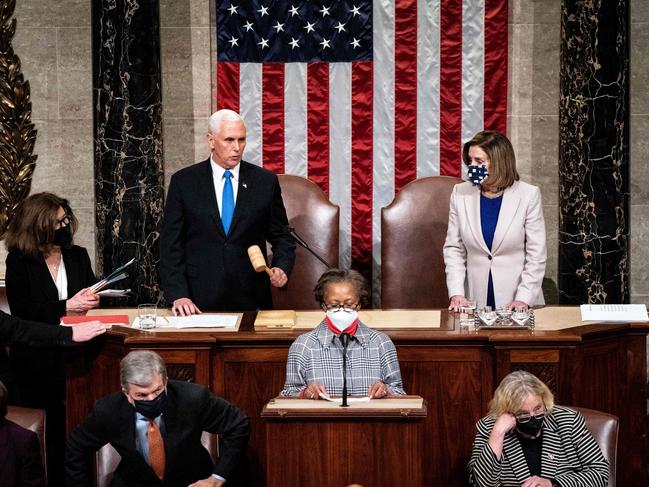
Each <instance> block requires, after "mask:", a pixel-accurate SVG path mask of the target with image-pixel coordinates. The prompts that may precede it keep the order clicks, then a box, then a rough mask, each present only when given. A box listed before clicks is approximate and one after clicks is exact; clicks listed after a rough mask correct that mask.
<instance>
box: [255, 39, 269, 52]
mask: <svg viewBox="0 0 649 487" xmlns="http://www.w3.org/2000/svg"><path fill="white" fill-rule="evenodd" d="M257 45H258V46H261V48H262V49H263V48H264V47H268V40H267V39H264V38H263V37H262V38H261V41H259V42H258V43H257Z"/></svg>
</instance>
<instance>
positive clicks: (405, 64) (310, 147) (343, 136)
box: [215, 0, 508, 304]
mask: <svg viewBox="0 0 649 487" xmlns="http://www.w3.org/2000/svg"><path fill="white" fill-rule="evenodd" d="M372 14H373V60H372V61H356V62H351V63H325V62H314V63H278V62H272V63H263V64H262V63H233V62H217V68H216V73H217V75H216V76H217V79H216V97H215V99H216V108H217V109H221V108H230V109H233V110H236V111H238V112H240V113H241V115H242V116H243V117H244V119H245V121H246V125H247V128H248V144H247V147H246V154H245V155H244V158H245V159H246V160H247V161H249V162H252V163H255V164H259V165H263V166H264V167H266V168H268V169H270V170H272V171H274V172H276V173H278V174H279V173H287V174H295V175H299V176H303V177H308V178H309V179H311V180H312V181H314V182H315V183H317V184H318V185H319V186H320V187H321V188H322V189H323V191H324V192H325V193H326V194H327V195H328V196H329V199H330V200H331V201H332V202H333V203H335V204H337V205H339V206H340V265H341V266H342V267H353V268H355V269H358V270H360V271H362V272H363V273H364V274H366V275H368V276H372V278H373V280H374V283H375V286H374V289H375V291H378V287H377V286H376V283H378V282H379V280H380V260H381V244H380V242H381V234H380V231H381V228H380V223H381V222H380V217H381V213H380V212H381V208H382V207H384V206H386V205H388V204H389V203H390V202H391V201H392V199H393V198H394V195H395V194H396V193H397V192H398V191H399V190H400V189H401V188H402V187H403V186H404V185H406V184H407V183H408V182H410V181H412V180H414V179H416V178H420V177H425V176H434V175H451V176H460V175H461V174H462V164H461V145H462V143H463V142H464V141H466V140H468V139H470V138H471V137H472V136H473V135H474V134H475V133H476V132H478V131H480V130H482V129H483V128H484V129H491V130H499V131H501V132H505V130H506V119H507V52H508V33H507V20H508V18H507V15H508V12H507V1H506V0H462V1H459V0H419V1H417V0H392V1H388V0H375V1H374V2H373V13H372ZM215 58H216V56H215ZM377 294H378V293H375V295H377ZM375 304H377V302H376V300H375Z"/></svg>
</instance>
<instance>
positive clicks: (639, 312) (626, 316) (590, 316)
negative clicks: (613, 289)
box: [580, 304, 649, 323]
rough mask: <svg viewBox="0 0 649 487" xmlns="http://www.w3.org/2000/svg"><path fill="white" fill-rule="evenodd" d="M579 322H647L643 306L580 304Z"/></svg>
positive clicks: (645, 310)
mask: <svg viewBox="0 0 649 487" xmlns="http://www.w3.org/2000/svg"><path fill="white" fill-rule="evenodd" d="M580 309H581V321H609V322H643V323H644V322H647V321H649V316H647V306H646V305H644V304H582V305H581V306H580Z"/></svg>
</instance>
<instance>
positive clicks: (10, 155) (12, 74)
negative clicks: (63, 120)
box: [0, 0, 37, 238]
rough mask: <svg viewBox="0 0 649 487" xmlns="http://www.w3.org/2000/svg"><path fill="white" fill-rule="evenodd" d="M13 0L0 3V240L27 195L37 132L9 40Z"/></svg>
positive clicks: (26, 85) (25, 85) (13, 30)
mask: <svg viewBox="0 0 649 487" xmlns="http://www.w3.org/2000/svg"><path fill="white" fill-rule="evenodd" d="M15 7H16V0H0V238H2V236H4V233H5V230H6V228H7V222H8V221H9V219H10V218H11V217H12V216H13V214H14V212H15V210H16V207H17V206H18V204H19V203H20V202H21V201H22V200H23V199H25V197H26V196H27V195H28V194H29V190H30V188H31V183H32V175H33V173H34V168H35V167H36V157H37V156H36V155H35V154H34V144H35V143H36V129H35V128H34V124H33V123H32V122H31V117H32V103H31V101H30V96H29V81H25V79H24V77H23V75H22V72H21V71H20V59H19V58H18V56H17V55H16V54H15V53H14V51H13V48H12V46H11V40H12V39H13V37H14V34H15V33H16V19H15V18H12V16H13V13H14V9H15Z"/></svg>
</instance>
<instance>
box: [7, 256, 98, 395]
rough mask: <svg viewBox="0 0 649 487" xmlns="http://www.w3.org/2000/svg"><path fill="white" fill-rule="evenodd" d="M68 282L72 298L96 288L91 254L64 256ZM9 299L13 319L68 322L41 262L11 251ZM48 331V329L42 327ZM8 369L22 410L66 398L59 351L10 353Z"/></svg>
mask: <svg viewBox="0 0 649 487" xmlns="http://www.w3.org/2000/svg"><path fill="white" fill-rule="evenodd" d="M61 254H62V257H63V261H64V263H65V271H66V275H67V279H68V297H70V298H71V297H72V296H74V295H75V294H76V293H77V292H79V291H80V290H81V289H83V288H84V287H87V286H90V285H92V284H94V282H95V281H96V279H95V275H94V274H93V272H92V267H91V266H90V258H89V257H88V252H87V251H86V249H84V248H83V247H78V246H76V245H75V246H73V247H71V248H69V249H65V248H64V249H62V251H61ZM6 264H7V267H6V276H5V279H6V286H7V299H8V301H9V308H10V309H11V314H12V315H14V316H17V317H19V318H23V319H30V320H35V321H41V322H43V323H46V324H47V325H51V326H53V327H54V326H55V327H59V323H60V321H61V317H62V316H65V314H66V309H65V300H59V297H58V291H57V289H56V285H55V284H54V280H53V279H52V276H51V275H50V272H49V270H48V269H47V265H46V264H45V261H44V260H43V259H40V258H39V259H36V258H33V257H29V256H27V255H24V254H23V253H22V252H20V251H16V250H12V251H11V252H9V254H8V255H7V260H6ZM43 326H45V325H43ZM9 359H10V364H11V366H12V368H13V370H14V375H15V376H16V380H17V383H18V390H19V392H20V395H21V397H22V401H21V402H22V404H23V405H25V406H27V407H45V408H48V404H50V403H57V402H58V401H60V400H61V399H63V398H64V397H65V375H64V372H63V362H62V352H61V351H60V350H59V349H58V348H39V349H33V348H31V347H28V346H24V345H15V346H13V347H11V352H10V355H9Z"/></svg>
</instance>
